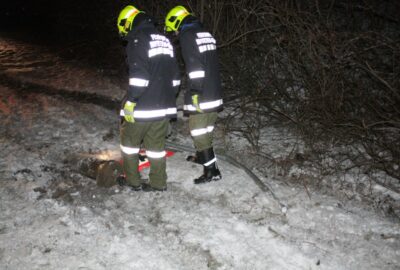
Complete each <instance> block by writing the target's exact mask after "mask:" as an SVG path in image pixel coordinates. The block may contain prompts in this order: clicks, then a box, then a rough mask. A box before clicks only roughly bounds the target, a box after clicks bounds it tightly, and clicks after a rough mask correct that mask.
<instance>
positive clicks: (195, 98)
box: [192, 94, 203, 113]
mask: <svg viewBox="0 0 400 270" xmlns="http://www.w3.org/2000/svg"><path fill="white" fill-rule="evenodd" d="M192 103H193V106H195V107H196V111H197V112H199V113H202V112H203V110H202V109H200V105H199V95H197V94H196V95H193V96H192Z"/></svg>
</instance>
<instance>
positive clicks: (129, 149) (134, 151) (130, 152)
mask: <svg viewBox="0 0 400 270" xmlns="http://www.w3.org/2000/svg"><path fill="white" fill-rule="evenodd" d="M120 147H121V151H122V152H123V153H124V154H127V155H133V154H139V150H140V149H139V148H134V147H127V146H123V145H122V144H121V145H120Z"/></svg>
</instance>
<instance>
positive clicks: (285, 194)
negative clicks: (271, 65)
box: [0, 39, 400, 270]
mask: <svg viewBox="0 0 400 270" xmlns="http://www.w3.org/2000/svg"><path fill="white" fill-rule="evenodd" d="M0 46H1V47H0V48H1V50H2V51H1V53H0V58H1V65H0V67H1V69H0V71H1V74H0V75H1V76H2V77H1V79H2V80H1V81H2V82H4V78H6V79H7V80H6V81H8V83H2V84H0V124H1V127H0V269H93V270H94V269H96V270H98V269H240V270H241V269H352V270H353V269H400V230H399V229H400V226H399V223H398V220H395V219H393V218H389V217H386V216H384V215H381V214H379V213H377V212H375V211H373V210H371V209H369V208H364V207H362V205H360V204H359V203H353V202H352V201H343V200H341V199H339V198H336V197H334V196H328V195H324V194H321V193H318V192H317V191H316V190H309V191H308V192H307V190H306V189H305V188H304V187H302V186H298V185H294V184H290V183H283V182H281V181H277V180H276V179H275V178H273V177H272V176H271V177H268V178H267V177H262V176H261V174H260V177H261V180H262V181H264V182H265V183H268V184H269V185H270V186H271V187H272V189H273V190H274V192H275V194H276V196H277V197H278V198H279V199H280V200H281V201H282V202H284V203H285V204H287V205H288V211H287V212H286V213H282V212H281V209H280V207H279V205H278V204H277V203H276V201H275V200H274V199H273V197H272V196H271V195H270V194H269V193H266V192H263V191H262V190H261V189H260V188H259V187H258V186H257V185H256V184H255V183H254V182H253V181H252V179H251V178H250V177H249V176H248V175H246V173H245V172H243V171H242V170H240V169H238V168H236V167H234V166H232V165H231V164H229V163H226V162H223V161H221V160H220V162H219V166H220V168H221V172H222V174H223V179H222V180H221V181H218V182H215V183H210V184H206V185H200V186H197V185H196V186H195V185H194V184H193V183H192V179H193V178H194V177H197V176H198V175H199V174H200V173H201V167H200V166H198V165H195V164H192V163H188V162H186V161H185V157H186V155H187V153H185V152H177V153H176V154H175V155H174V156H173V157H170V158H169V159H168V162H167V167H168V168H167V170H168V171H167V173H168V191H167V192H164V193H142V192H133V191H130V190H128V189H124V188H119V187H117V186H115V187H113V188H110V189H105V188H100V187H97V186H96V182H95V181H94V180H93V179H90V178H87V177H85V176H83V175H81V174H80V173H79V172H78V171H77V168H76V167H75V166H74V162H72V161H73V160H75V159H76V158H77V157H78V158H79V157H82V158H84V157H86V156H91V155H98V156H101V154H104V153H105V154H112V155H114V154H116V155H118V153H119V149H118V145H119V143H118V118H117V112H116V111H113V110H110V109H106V108H104V107H101V106H98V105H95V104H88V103H82V102H80V101H79V100H70V99H63V98H62V97H57V96H49V95H46V94H41V93H31V92H29V89H26V90H25V91H22V92H21V91H19V90H20V89H19V88H18V85H16V84H14V83H10V80H11V79H12V81H20V82H21V84H22V82H23V81H24V80H26V81H28V82H32V83H35V84H36V85H39V86H40V85H43V88H48V87H49V86H51V87H52V89H57V88H60V89H67V90H69V89H71V90H73V91H79V90H80V89H82V91H86V92H95V90H96V85H103V84H102V83H103V82H104V81H105V82H104V85H105V86H106V85H107V83H110V81H109V80H107V79H103V78H102V77H101V76H100V75H99V74H98V73H96V72H92V71H91V70H87V69H86V68H83V67H82V68H79V67H77V66H75V65H73V64H71V63H70V64H69V65H70V66H66V65H63V64H62V63H60V61H58V62H57V63H53V62H51V61H53V60H52V59H57V57H56V56H53V55H51V53H50V52H49V53H48V54H45V53H43V54H37V51H39V52H41V49H37V48H33V49H32V48H29V47H28V46H27V45H21V44H17V45H16V43H15V41H13V40H10V39H2V43H1V45H0ZM13 48H15V49H13ZM23 48H25V49H26V51H24V50H21V49H23ZM32 50H34V51H35V52H36V53H34V54H32ZM24 53H25V54H24ZM27 55H28V56H29V57H28V58H29V59H27ZM35 55H37V56H36V57H34V56H35ZM38 57H41V58H42V60H43V58H45V59H44V60H46V61H43V63H45V64H43V66H42V64H37V65H36V64H35V65H33V64H32V63H38V62H37V58H38ZM10 59H12V60H13V61H5V60H10ZM21 61H23V63H24V64H23V67H22V66H21ZM35 61H36V62H35ZM12 62H13V63H12ZM18 63H19V64H18ZM49 63H50V64H49ZM53 64H54V65H55V66H56V67H57V68H59V69H60V70H63V71H65V72H67V74H69V76H70V77H69V78H70V80H64V79H65V78H63V77H62V76H60V75H54V76H55V79H54V80H52V79H51V78H52V76H47V77H46V76H45V75H46V73H47V72H50V71H51V72H55V71H54V68H50V67H49V65H50V66H51V65H53ZM38 66H39V67H38ZM27 67H30V68H29V69H26V68H27ZM41 70H45V71H41ZM36 73H39V74H40V75H41V76H38V75H37V74H36ZM55 73H57V72H55ZM74 74H76V76H74ZM10 78H11V79H10ZM43 78H45V79H43ZM61 79H62V80H61ZM94 81H95V82H96V83H91V82H94ZM110 87H111V86H110ZM28 88H29V87H28ZM98 89H100V90H99V92H100V93H101V94H104V95H106V94H108V95H109V96H110V97H111V96H112V97H119V96H120V95H121V93H123V89H120V88H118V87H116V86H112V87H111V88H109V89H111V90H109V91H110V92H109V93H108V92H107V91H106V90H104V89H108V88H107V87H104V88H101V87H99V88H98ZM184 121H185V120H184V119H183V118H180V119H178V123H176V125H175V126H177V127H179V129H178V133H175V134H174V139H175V140H176V141H178V142H180V143H183V144H190V138H188V137H187V134H188V132H187V129H186V130H185V127H186V126H187V125H185V122H184ZM217 133H218V132H217ZM282 136H283V133H282ZM268 138H269V137H268V136H266V137H265V138H264V140H265V142H264V143H265V144H269V145H274V143H275V142H273V141H268ZM283 139H284V138H283ZM236 140H237V141H236V144H233V145H236V146H240V147H244V146H245V143H244V141H241V140H240V139H238V138H236ZM288 142H290V140H289V139H288ZM276 149H279V147H278V145H277V146H276ZM276 149H275V150H276ZM144 173H146V171H145V172H144ZM266 175H274V173H271V174H266ZM310 192H311V196H310V194H309V193H310Z"/></svg>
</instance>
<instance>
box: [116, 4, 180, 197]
mask: <svg viewBox="0 0 400 270" xmlns="http://www.w3.org/2000/svg"><path fill="white" fill-rule="evenodd" d="M117 26H118V31H119V34H120V36H121V37H122V38H123V39H124V40H125V41H126V43H127V45H126V54H127V63H128V67H129V87H128V92H127V95H126V97H125V99H124V101H123V103H122V109H121V112H120V115H121V117H122V124H121V128H120V142H121V151H122V156H123V167H124V172H125V175H126V181H125V183H126V184H127V185H129V186H130V187H131V188H132V189H133V190H143V191H164V190H166V187H167V182H166V180H167V175H166V160H165V155H166V152H165V137H166V134H167V129H168V121H169V119H170V118H172V117H176V113H177V110H176V105H175V97H176V94H177V92H178V88H179V84H180V79H179V70H178V66H177V63H176V58H175V56H174V51H173V47H172V45H171V43H170V41H169V40H168V38H166V37H165V36H164V35H162V34H161V33H160V32H159V31H158V30H157V29H156V27H155V24H154V21H153V19H152V18H151V17H150V16H148V15H146V14H145V13H144V12H143V11H140V10H138V9H137V8H136V7H134V6H131V5H129V6H126V7H125V8H124V9H123V10H122V11H121V12H120V14H119V16H118V22H117ZM142 143H143V144H144V146H145V148H146V155H147V157H148V158H149V161H150V164H151V166H150V173H149V183H148V184H143V183H141V180H140V174H139V172H138V163H139V155H138V154H139V150H140V146H141V144H142Z"/></svg>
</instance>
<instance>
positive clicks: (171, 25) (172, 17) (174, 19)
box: [165, 6, 192, 32]
mask: <svg viewBox="0 0 400 270" xmlns="http://www.w3.org/2000/svg"><path fill="white" fill-rule="evenodd" d="M188 15H192V14H191V13H190V12H189V11H188V10H187V9H186V8H185V7H184V6H176V7H174V8H173V9H171V10H170V11H169V12H168V14H167V17H165V31H167V32H171V31H177V30H178V29H179V26H180V25H181V23H182V21H183V19H184V18H185V17H186V16H188Z"/></svg>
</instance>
